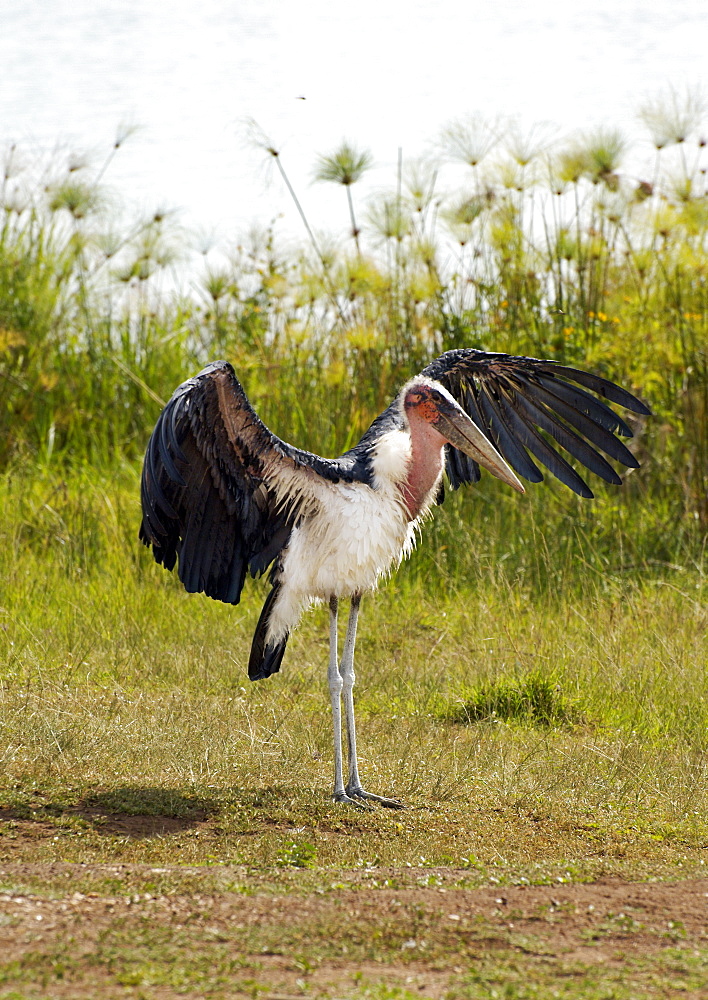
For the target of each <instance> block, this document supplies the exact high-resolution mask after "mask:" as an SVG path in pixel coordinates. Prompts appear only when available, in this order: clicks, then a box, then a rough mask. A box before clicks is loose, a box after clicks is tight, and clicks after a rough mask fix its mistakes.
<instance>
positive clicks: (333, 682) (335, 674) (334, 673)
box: [327, 596, 361, 808]
mask: <svg viewBox="0 0 708 1000" xmlns="http://www.w3.org/2000/svg"><path fill="white" fill-rule="evenodd" d="M337 606H338V602H337V598H336V597H334V596H333V597H330V599H329V668H328V670H327V680H328V682H329V698H330V702H331V705H332V731H333V737H334V791H333V792H332V798H333V799H334V801H335V802H347V803H350V804H351V805H354V806H358V807H359V808H361V806H360V805H359V803H358V802H355V801H354V799H352V798H350V796H349V795H348V794H347V792H346V791H345V789H344V772H343V768H342V706H341V700H340V699H341V694H342V687H343V681H342V675H341V673H340V671H339V662H338V656H337Z"/></svg>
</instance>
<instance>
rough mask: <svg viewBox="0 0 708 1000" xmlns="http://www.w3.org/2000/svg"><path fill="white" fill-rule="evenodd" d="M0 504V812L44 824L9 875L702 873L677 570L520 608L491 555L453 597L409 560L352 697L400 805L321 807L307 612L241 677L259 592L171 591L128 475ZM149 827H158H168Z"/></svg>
mask: <svg viewBox="0 0 708 1000" xmlns="http://www.w3.org/2000/svg"><path fill="white" fill-rule="evenodd" d="M5 490H6V492H5V494H4V504H5V505H4V508H3V510H4V520H3V525H4V528H3V531H4V534H3V539H2V541H3V544H2V553H1V556H0V573H2V576H3V579H4V581H5V591H4V596H3V601H2V606H1V607H0V643H2V653H1V654H0V655H2V657H3V661H2V662H3V663H4V668H3V672H2V680H1V682H0V737H1V738H0V756H1V758H2V766H3V781H2V784H1V785H0V804H2V805H3V806H4V807H5V808H6V809H9V810H10V813H9V814H7V817H8V820H9V822H10V823H11V824H12V823H19V824H20V826H22V824H23V823H26V822H32V823H40V824H41V825H42V827H41V828H42V829H44V830H45V831H46V836H45V835H42V836H38V837H37V839H36V843H34V845H32V844H31V843H29V844H28V845H26V847H24V848H23V850H24V851H26V852H27V853H26V856H27V858H28V860H29V859H35V860H40V859H43V860H47V859H49V858H52V857H62V858H65V859H67V860H74V861H77V860H92V861H98V860H100V859H101V858H103V857H104V856H105V855H106V851H108V853H109V855H110V856H114V857H115V856H119V855H120V856H123V857H125V858H126V859H129V860H131V861H135V862H138V861H139V862H145V863H153V862H154V863H158V862H159V863H162V862H164V861H165V860H166V859H168V858H171V857H173V856H174V852H175V850H177V851H178V852H179V855H180V857H181V858H182V859H183V860H184V861H186V862H189V863H199V862H200V861H203V860H204V859H205V854H206V855H208V856H213V858H214V859H216V860H221V861H228V862H234V861H239V862H242V861H243V862H247V863H253V864H255V865H257V866H263V865H264V866H267V867H273V866H274V867H280V868H289V867H292V868H296V867H299V866H302V867H307V866H310V865H313V866H315V867H320V866H324V867H328V866H334V867H343V868H347V867H351V866H356V865H357V864H359V863H361V862H362V861H363V860H364V861H365V860H371V859H372V858H373V857H376V858H378V859H379V863H380V864H383V865H385V864H398V865H400V864H403V863H411V864H413V863H415V864H418V863H419V859H420V858H421V857H424V858H426V859H427V861H428V862H430V863H431V864H445V863H447V861H449V860H450V859H452V861H454V862H455V863H461V859H462V858H469V856H470V854H471V855H474V857H475V858H476V859H477V862H475V864H477V863H478V864H479V865H480V866H481V868H480V870H481V871H482V872H483V873H485V874H483V875H482V876H481V878H482V879H484V878H486V872H487V871H488V870H489V868H490V866H492V867H496V866H498V865H500V866H501V871H502V876H503V877H504V878H507V877H515V876H514V874H513V873H518V872H522V871H523V872H525V873H526V877H534V870H533V866H534V864H535V863H536V862H535V860H534V859H535V858H537V857H538V856H539V854H540V856H542V857H543V858H544V866H546V867H548V866H550V868H549V870H553V871H554V872H555V871H562V870H564V866H567V865H570V866H571V867H572V869H573V870H574V871H576V872H577V873H579V874H580V875H581V876H582V877H592V876H593V875H595V874H597V873H598V872H601V871H607V870H615V869H616V870H617V871H623V872H625V871H632V870H635V871H636V872H639V873H646V872H648V871H651V870H652V866H655V865H658V866H659V869H660V870H661V871H662V872H664V873H666V872H668V871H672V872H676V871H678V870H679V869H680V868H681V867H682V866H684V865H690V866H691V867H692V868H693V867H695V866H696V865H699V862H700V860H701V858H702V855H701V849H702V847H701V845H702V843H703V838H705V836H706V829H705V822H704V817H705V815H706V811H707V807H708V802H707V801H706V791H705V789H706V782H705V751H706V733H707V732H708V689H707V685H708V681H707V680H706V674H705V663H706V662H708V640H707V639H706V634H707V629H706V624H707V614H708V612H707V611H706V602H705V595H706V580H705V577H704V576H702V575H701V574H700V572H698V570H697V569H695V568H694V569H692V570H689V569H687V570H684V571H682V572H680V571H679V570H678V569H677V570H676V571H674V572H673V573H671V572H668V571H666V570H664V572H663V573H662V575H660V576H658V577H657V576H655V577H653V578H652V577H649V578H647V579H643V580H642V579H639V580H637V579H634V578H629V579H627V578H626V576H625V575H624V574H622V573H621V572H620V573H612V572H611V571H608V572H607V575H606V577H604V578H603V577H601V576H599V575H593V576H591V577H590V579H589V581H588V580H586V582H585V584H584V585H583V586H580V585H579V584H578V581H577V580H575V582H574V583H573V580H572V579H571V576H570V574H571V570H570V568H566V571H565V573H566V576H565V580H566V582H567V587H561V588H560V589H559V590H558V592H552V591H550V592H549V591H548V590H547V591H545V593H538V592H535V588H534V587H533V586H531V585H530V584H529V582H528V581H525V580H524V577H523V575H522V574H518V575H517V579H507V578H506V577H505V576H504V575H503V574H502V572H501V571H500V570H499V568H498V567H494V566H490V565H489V564H487V563H482V564H481V565H479V566H478V567H477V569H476V572H475V575H473V576H470V577H469V578H468V579H466V580H458V581H457V583H456V584H455V586H454V587H453V586H450V580H449V577H446V576H445V575H443V574H442V573H440V574H437V575H430V573H428V575H427V582H426V583H425V584H423V582H422V580H421V575H422V573H421V569H420V567H419V566H417V565H416V560H417V559H422V560H423V561H424V562H425V559H426V557H425V555H424V554H423V553H420V554H419V555H414V557H413V561H412V564H411V565H410V566H408V567H407V568H404V569H403V570H402V571H401V572H400V573H399V575H398V576H397V577H396V578H395V579H394V580H393V581H391V582H390V583H389V584H388V585H387V586H385V587H384V588H383V590H382V591H381V593H379V594H378V595H377V596H376V597H375V598H370V599H367V600H366V602H365V605H364V615H363V619H362V628H361V634H360V641H359V646H358V670H357V675H358V681H357V688H356V692H355V694H356V699H357V705H358V716H359V720H360V727H359V728H360V733H359V737H360V749H361V757H362V770H363V773H364V775H365V777H366V779H367V781H368V783H369V785H370V786H371V787H372V789H376V790H379V791H382V792H383V793H392V794H395V795H397V796H399V797H401V798H402V799H404V800H405V801H406V802H408V803H409V804H410V805H411V806H412V809H411V811H410V812H408V813H405V814H403V818H402V819H400V821H399V820H398V819H396V820H395V821H393V820H392V819H391V817H390V816H389V815H388V814H385V813H373V814H362V815H356V816H348V815H346V813H342V811H341V810H338V809H335V808H334V807H333V806H332V804H331V803H330V802H329V790H330V783H331V748H330V739H331V737H330V725H329V714H328V708H327V704H328V700H327V694H326V668H325V664H326V658H327V629H326V621H325V617H326V615H325V611H324V610H323V609H322V608H320V609H316V610H314V611H313V612H311V613H309V614H307V615H306V616H305V618H304V621H303V624H302V627H301V628H300V629H299V630H298V631H297V632H296V633H295V634H294V635H293V637H292V639H291V643H290V646H289V650H288V654H287V661H286V663H285V665H284V669H283V671H282V672H281V674H279V675H278V676H276V677H274V678H273V679H271V680H269V681H268V682H265V683H259V684H251V683H249V682H248V681H247V680H246V670H245V664H246V661H247V656H248V650H249V647H250V638H251V634H252V630H253V628H254V625H255V621H256V619H257V616H258V613H259V610H260V602H261V599H262V597H263V594H264V587H263V585H262V584H256V583H251V584H249V587H248V591H247V594H246V596H245V599H244V601H243V603H242V604H241V605H239V606H238V607H236V608H232V607H228V606H225V605H221V604H219V603H216V602H212V601H209V600H207V599H206V598H203V597H198V596H190V595H187V594H185V593H184V592H183V591H182V589H181V588H180V586H179V583H178V581H177V580H176V578H175V577H174V576H173V575H168V574H166V573H165V572H164V571H163V570H162V569H161V568H160V567H157V566H156V565H154V564H153V563H152V561H151V558H150V555H149V552H148V551H147V550H145V549H139V548H138V546H137V544H136V542H135V529H136V524H137V506H136V500H135V491H136V490H137V482H136V478H135V473H134V472H131V471H129V470H126V471H125V472H124V473H123V474H122V476H118V477H117V478H114V479H113V480H107V479H104V478H103V477H101V476H94V477H93V478H92V477H90V476H88V475H84V476H81V477H78V478H75V479H73V480H68V479H67V480H62V481H61V482H59V483H58V484H56V483H55V485H54V486H53V487H51V488H50V482H48V481H47V480H46V479H38V478H34V479H26V480H23V481H22V490H21V491H20V490H19V489H18V480H6V481H5ZM20 494H21V495H20ZM423 544H424V543H423ZM539 558H540V557H539ZM426 572H428V571H426ZM561 582H562V581H561ZM450 719H456V720H457V721H449V720H450ZM118 816H123V817H130V816H133V817H138V818H139V820H140V822H137V821H136V823H135V824H134V826H135V831H139V829H140V824H141V823H142V824H143V826H144V828H145V830H146V831H147V833H148V834H149V835H148V836H142V835H139V832H135V831H133V832H132V833H131V830H132V829H133V828H132V827H131V824H130V822H129V820H127V819H123V820H121V821H119V820H118V819H116V817H118ZM150 817H153V818H155V817H157V818H159V817H168V818H169V823H167V824H166V826H165V836H159V835H157V834H158V833H159V830H160V824H159V822H152V821H150ZM434 817H437V819H435V818H434ZM431 822H433V823H435V831H436V837H435V839H434V842H433V844H432V845H431V843H430V824H431ZM121 823H122V824H123V826H121ZM300 828H302V829H303V830H304V831H305V832H304V833H303V834H302V835H298V836H296V837H294V836H293V834H292V830H293V829H300ZM348 829H350V830H351V831H352V832H353V831H366V838H365V844H366V849H365V850H363V848H362V843H361V841H360V838H359V837H358V836H354V837H350V836H343V837H338V836H333V835H332V832H331V831H332V830H336V831H346V830H348ZM532 832H533V836H531V833H532ZM7 836H9V837H10V838H12V828H10V829H9V831H8V834H7ZM55 837H56V838H57V839H56V840H55V839H54V838H55ZM502 845H504V846H502ZM599 845H602V849H601V850H600V846H599ZM500 858H501V859H503V860H501V861H500ZM677 866H678V868H677ZM475 870H476V869H475ZM545 870H546V868H545V867H544V871H545ZM510 873H511V874H510Z"/></svg>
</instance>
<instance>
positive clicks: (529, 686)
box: [447, 671, 584, 726]
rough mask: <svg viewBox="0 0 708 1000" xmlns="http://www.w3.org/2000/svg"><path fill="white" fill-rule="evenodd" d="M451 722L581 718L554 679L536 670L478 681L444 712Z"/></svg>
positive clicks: (544, 722)
mask: <svg viewBox="0 0 708 1000" xmlns="http://www.w3.org/2000/svg"><path fill="white" fill-rule="evenodd" d="M447 718H448V719H450V721H451V722H458V723H474V722H489V721H500V722H517V723H522V724H525V725H539V726H569V725H572V724H573V723H579V722H582V721H584V716H583V713H582V711H581V710H580V708H579V707H578V706H576V705H573V704H572V703H571V702H570V700H569V699H568V698H566V697H565V695H564V694H563V692H562V688H561V684H560V681H559V680H558V678H556V677H554V676H553V675H552V674H544V673H540V672H539V671H535V672H532V673H530V674H527V675H526V676H525V677H502V678H499V679H498V680H496V681H487V682H485V683H483V684H480V685H479V686H477V687H474V688H472V690H471V691H470V692H469V694H467V695H466V696H465V697H464V700H463V701H462V702H461V703H460V704H458V705H455V706H453V707H452V708H451V709H450V710H449V711H448V713H447Z"/></svg>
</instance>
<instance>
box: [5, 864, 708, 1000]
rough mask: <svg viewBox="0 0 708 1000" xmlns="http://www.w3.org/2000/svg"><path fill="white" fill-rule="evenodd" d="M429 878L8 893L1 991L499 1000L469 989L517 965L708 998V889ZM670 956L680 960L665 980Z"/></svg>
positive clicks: (83, 869) (28, 879)
mask: <svg viewBox="0 0 708 1000" xmlns="http://www.w3.org/2000/svg"><path fill="white" fill-rule="evenodd" d="M135 867H136V868H138V867H139V868H140V871H135V872H132V874H133V875H134V876H135V877H136V878H137V877H138V876H140V878H141V879H143V880H144V878H145V876H146V875H147V874H148V873H150V872H152V873H154V874H153V877H154V878H155V879H159V878H160V877H163V878H169V877H170V876H174V877H175V878H178V879H190V878H192V879H198V878H199V874H200V870H199V869H197V868H195V869H194V870H192V869H185V868H183V867H175V868H174V869H167V868H160V869H148V868H147V867H146V866H135ZM130 874H131V866H126V865H118V866H111V865H95V866H90V865H80V866H76V865H69V864H54V865H46V866H42V865H13V864H7V863H6V864H4V865H3V867H2V871H1V872H0V884H1V883H4V884H5V885H12V884H15V885H21V884H22V883H23V882H24V883H26V884H32V885H35V886H36V885H37V880H38V879H41V878H42V876H45V877H46V881H47V885H48V886H50V885H51V886H52V887H56V886H57V885H58V884H61V880H62V878H66V883H65V884H67V885H68V886H71V884H72V882H73V881H74V879H76V878H78V877H79V876H80V877H82V878H86V877H87V876H88V877H93V878H95V879H96V880H101V879H103V880H104V881H106V880H108V879H110V878H111V877H115V876H118V875H120V877H121V879H125V877H126V876H127V875H130ZM422 874H425V876H426V877H429V875H430V874H431V872H430V870H429V869H426V870H421V871H420V872H417V871H413V870H411V869H404V870H400V871H393V870H391V871H390V872H388V873H387V877H388V880H389V882H390V881H391V879H392V878H398V879H399V880H400V882H401V885H400V887H399V888H395V889H391V888H381V887H379V888H372V887H371V885H370V883H367V879H366V877H365V873H361V872H349V871H347V872H333V873H331V875H332V881H331V883H330V884H329V889H327V890H325V889H322V888H320V889H318V890H316V891H314V892H307V893H303V892H298V891H296V890H295V891H280V892H278V891H276V892H263V891H258V890H256V891H255V892H253V891H252V890H251V889H250V888H249V886H248V883H247V881H246V882H244V881H243V879H244V872H243V871H242V870H234V871H233V872H228V871H222V872H220V876H221V877H222V878H223V879H226V880H228V878H229V877H230V876H233V879H234V883H238V888H237V890H236V891H219V892H199V891H192V892H188V893H187V892H184V891H179V890H178V891H171V892H157V893H155V894H153V893H149V892H141V893H133V894H132V895H124V894H118V893H115V894H111V893H98V892H97V893H81V892H72V891H70V890H67V891H66V892H64V893H61V892H58V891H57V890H56V888H53V889H52V890H51V896H52V898H47V896H46V895H40V894H39V893H37V892H21V891H10V892H8V891H6V892H4V893H0V970H1V971H2V975H1V976H0V986H2V987H4V986H6V985H7V986H8V987H12V988H15V989H25V991H27V990H28V989H29V992H26V994H23V995H27V996H30V997H33V996H35V995H36V996H39V995H41V996H43V997H45V996H46V997H54V996H56V997H68V996H72V997H83V996H86V997H88V996H92V995H96V992H97V991H98V990H99V989H100V990H103V991H104V992H105V991H106V990H107V991H108V992H109V993H110V995H126V996H133V995H135V996H141V997H144V996H149V997H165V998H166V997H172V996H182V997H185V996H186V997H192V996H194V997H197V996H203V995H209V996H224V997H226V996H229V997H241V996H244V997H245V996H270V997H276V996H280V997H294V996H301V995H302V994H303V991H307V992H310V993H312V994H314V995H322V996H338V997H341V996H367V995H372V996H373V995H377V994H375V993H366V989H368V988H369V987H368V986H367V984H376V983H378V984H386V986H387V988H388V987H396V988H400V989H402V990H405V991H410V993H411V994H414V995H418V996H424V997H430V998H441V997H448V996H451V997H454V996H460V997H463V996H486V995H493V993H489V994H487V993H483V992H480V993H474V992H465V990H467V989H468V987H467V986H465V983H469V982H471V980H470V976H473V977H479V976H480V975H482V974H483V972H484V970H485V969H488V968H489V969H491V968H492V967H493V969H495V970H497V971H496V972H494V973H493V974H494V975H496V976H497V977H500V976H503V974H506V973H503V970H504V969H507V970H511V971H508V975H512V974H513V975H514V976H516V975H521V977H522V979H523V978H524V976H529V975H531V976H532V979H533V981H537V982H542V981H545V980H544V977H548V976H553V975H554V974H555V972H557V973H558V975H563V976H565V977H566V978H567V977H568V976H570V977H571V979H572V977H573V976H575V977H576V978H577V977H582V976H583V975H585V972H584V971H583V970H587V969H588V968H592V969H594V970H595V972H594V973H593V975H595V976H596V977H597V975H598V974H599V973H598V971H597V970H602V974H603V975H604V976H605V977H607V976H610V977H611V976H612V975H615V974H616V975H617V976H618V977H622V976H624V975H626V974H627V970H628V969H633V968H634V967H635V965H636V967H637V968H638V969H644V968H648V969H649V972H650V973H651V976H650V978H651V981H652V982H654V983H655V984H659V983H660V982H664V986H663V987H662V988H661V989H662V991H660V992H642V989H641V983H640V980H639V979H638V980H636V982H637V983H639V986H637V987H636V989H635V992H634V993H632V994H631V995H632V996H637V997H644V996H661V997H670V996H674V995H676V996H679V995H682V996H686V995H689V996H696V997H699V996H708V988H707V989H706V990H705V992H701V988H700V986H699V985H697V984H699V983H700V982H704V983H705V982H708V879H700V880H691V881H686V882H682V883H673V884H666V883H623V882H621V881H619V880H617V879H608V880H606V881H602V882H598V883H594V884H579V885H577V884H563V885H555V886H545V885H544V886H531V885H528V886H526V885H516V886H508V887H507V886H505V887H504V888H499V887H489V888H481V889H465V888H460V887H459V886H456V885H455V880H456V879H457V880H458V881H459V878H460V877H461V876H462V875H463V874H464V873H462V872H459V871H457V872H456V871H454V870H452V869H436V870H435V871H434V874H435V875H436V879H437V881H438V883H439V884H437V885H436V886H429V887H422V886H414V885H412V884H411V880H412V879H413V878H415V877H418V876H421V875H422ZM328 878H329V873H328ZM68 940H70V941H71V950H70V951H71V955H70V957H67V951H66V944H65V943H66V942H67V941H68ZM666 956H670V957H671V962H672V963H673V964H672V965H671V969H670V970H669V971H668V972H667V973H666V976H667V977H668V978H666V979H665V980H661V975H662V972H661V970H662V969H663V968H664V964H665V958H666ZM490 963H491V964H490ZM646 963H649V965H648V966H647V964H646ZM652 963H654V964H652ZM657 963H658V964H657ZM662 963H664V964H662ZM677 963H678V964H677ZM682 963H683V964H682ZM691 963H693V965H691ZM519 969H525V970H526V971H525V972H523V973H522V974H520V973H519V972H518V970H519ZM701 969H702V970H703V972H701ZM500 970H501V971H500ZM514 970H516V971H514ZM554 970H555V972H554ZM692 970H693V971H692ZM489 974H490V975H492V973H491V972H490V973H489ZM638 974H639V973H637V975H638ZM648 974H649V973H648ZM657 976H658V977H659V978H658V979H657ZM691 976H694V978H693V979H691ZM33 977H34V978H33ZM696 977H697V978H696ZM702 977H703V978H702ZM640 978H641V977H640ZM498 981H499V982H506V980H504V979H503V978H500V979H498ZM549 981H550V980H549ZM618 981H620V980H618ZM578 982H579V983H580V985H581V986H582V983H581V979H578ZM647 982H649V980H647ZM672 983H673V985H672ZM691 984H693V985H691ZM207 985H208V987H209V988H208V989H207ZM34 988H36V991H37V992H36V993H35V992H33V991H32V990H33V989H34ZM146 988H147V992H146ZM371 988H372V989H373V987H371ZM111 990H113V992H112V993H111ZM456 990H460V991H461V992H456ZM674 990H675V992H674ZM116 991H117V992H116ZM136 991H137V992H136ZM357 991H358V992H357ZM362 991H363V992H362ZM0 995H2V993H1V992H0ZM404 995H405V994H404ZM513 995H518V996H527V995H529V996H532V995H533V996H535V995H536V994H530V993H529V994H527V993H523V992H520V993H516V994H513ZM539 995H542V994H539ZM561 995H563V996H566V995H568V996H576V995H577V996H583V995H584V994H583V992H582V991H581V992H579V993H577V994H576V993H569V994H568V993H563V994H561ZM588 995H590V994H588ZM592 995H593V996H594V995H595V994H594V993H593V994H592ZM597 995H598V996H599V995H600V994H597ZM602 995H603V996H604V995H606V994H602ZM607 995H610V994H607ZM613 995H614V994H613ZM616 995H618V996H624V995H625V994H624V993H617V994H616ZM627 995H629V994H627Z"/></svg>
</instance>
